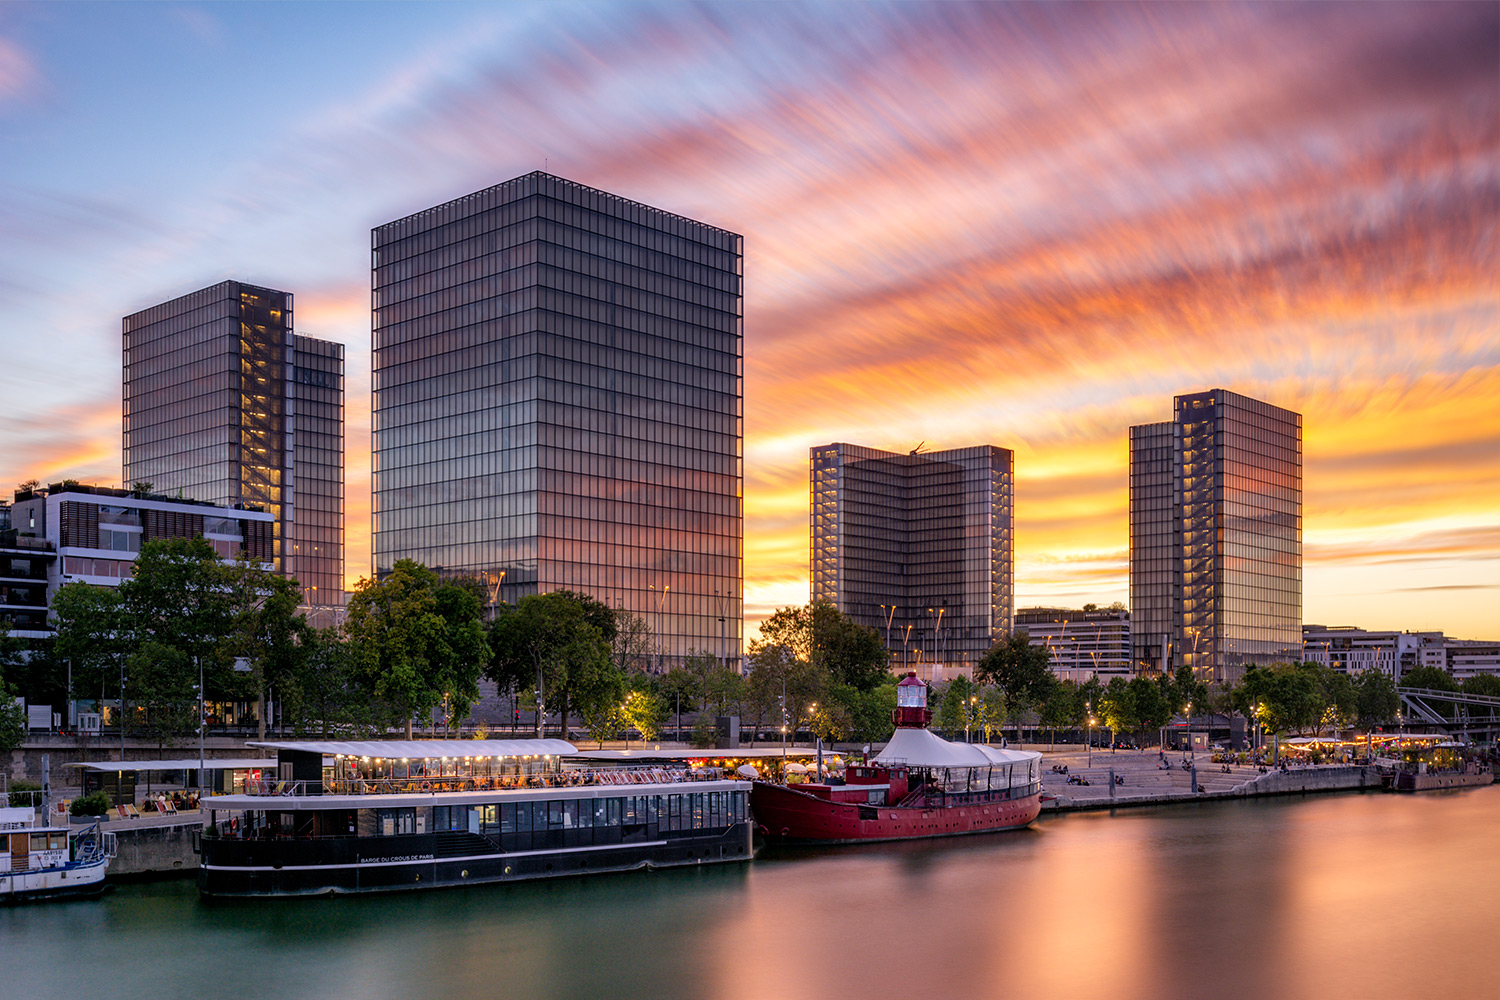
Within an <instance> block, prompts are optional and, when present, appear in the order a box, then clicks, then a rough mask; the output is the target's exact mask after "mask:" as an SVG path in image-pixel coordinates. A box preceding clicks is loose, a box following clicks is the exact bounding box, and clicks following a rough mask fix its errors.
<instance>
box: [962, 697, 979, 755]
mask: <svg viewBox="0 0 1500 1000" xmlns="http://www.w3.org/2000/svg"><path fill="white" fill-rule="evenodd" d="M978 701H979V699H978V698H977V697H975V696H974V695H972V694H971V695H969V701H968V704H966V705H964V742H965V743H973V742H974V740H973V739H972V738H971V737H970V736H969V727H970V725H971V724H972V722H973V720H974V705H975V703H977V702H978Z"/></svg>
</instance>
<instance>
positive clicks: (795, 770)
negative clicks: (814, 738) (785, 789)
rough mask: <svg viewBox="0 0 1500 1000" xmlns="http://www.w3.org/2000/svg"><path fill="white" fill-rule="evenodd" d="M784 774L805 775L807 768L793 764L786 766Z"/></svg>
mask: <svg viewBox="0 0 1500 1000" xmlns="http://www.w3.org/2000/svg"><path fill="white" fill-rule="evenodd" d="M786 772H787V774H806V773H807V768H806V767H805V766H804V765H802V764H798V763H796V762H793V763H791V764H788V765H787V766H786Z"/></svg>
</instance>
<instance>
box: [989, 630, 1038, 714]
mask: <svg viewBox="0 0 1500 1000" xmlns="http://www.w3.org/2000/svg"><path fill="white" fill-rule="evenodd" d="M974 676H975V678H976V679H978V680H980V681H982V682H984V683H987V684H993V685H995V687H997V688H999V689H1000V691H1001V692H1002V693H1003V694H1004V695H1005V700H1006V703H1007V704H1009V705H1011V706H1013V707H1018V706H1020V705H1032V704H1040V703H1041V702H1043V701H1045V700H1046V696H1047V692H1048V691H1049V690H1050V689H1051V686H1052V683H1053V679H1054V678H1053V674H1052V671H1051V669H1050V668H1049V667H1048V665H1047V651H1046V650H1045V649H1044V648H1042V647H1041V646H1033V645H1032V644H1031V642H1030V639H1029V637H1028V636H1027V634H1026V632H1025V630H1024V629H1023V630H1021V631H1018V632H1012V633H1010V634H1009V635H1007V636H1003V637H1002V638H1001V639H1000V641H999V642H997V643H995V645H993V646H991V647H990V650H989V652H987V653H985V654H984V659H982V660H980V661H979V665H978V666H977V667H976V668H975V670H974Z"/></svg>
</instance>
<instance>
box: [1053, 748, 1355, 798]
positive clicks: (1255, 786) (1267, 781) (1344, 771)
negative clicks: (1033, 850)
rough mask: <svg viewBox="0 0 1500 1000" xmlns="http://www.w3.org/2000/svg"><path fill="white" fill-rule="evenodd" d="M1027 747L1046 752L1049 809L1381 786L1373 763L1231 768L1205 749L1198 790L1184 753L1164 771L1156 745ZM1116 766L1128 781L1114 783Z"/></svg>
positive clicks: (1172, 758)
mask: <svg viewBox="0 0 1500 1000" xmlns="http://www.w3.org/2000/svg"><path fill="white" fill-rule="evenodd" d="M1027 749H1030V750H1041V751H1042V787H1043V795H1044V796H1055V797H1056V798H1044V800H1043V802H1042V811H1043V812H1044V813H1046V812H1071V811H1078V810H1084V809H1115V808H1122V807H1126V806H1143V805H1160V804H1165V803H1173V802H1197V801H1203V800H1205V799H1223V798H1249V797H1254V796H1262V795H1287V794H1294V793H1302V792H1332V791H1342V790H1346V789H1358V788H1379V787H1381V778H1380V775H1379V773H1378V772H1376V770H1375V768H1373V767H1363V766H1359V765H1348V764H1323V765H1318V766H1315V767H1292V768H1290V769H1288V770H1286V771H1281V770H1277V769H1275V768H1272V769H1270V770H1269V771H1268V772H1267V773H1265V774H1262V773H1261V772H1260V768H1258V767H1254V766H1241V765H1235V764H1230V765H1227V766H1228V771H1227V772H1226V771H1225V770H1224V769H1225V767H1226V765H1224V764H1214V763H1211V762H1210V760H1209V756H1210V755H1209V754H1204V753H1200V754H1198V755H1197V757H1196V762H1197V772H1196V778H1197V783H1198V790H1197V791H1194V789H1193V787H1192V785H1193V778H1194V772H1193V771H1191V770H1183V769H1182V766H1181V761H1182V759H1183V754H1182V753H1180V752H1173V751H1168V752H1167V761H1168V762H1169V763H1170V764H1171V765H1172V767H1171V769H1170V770H1162V769H1160V767H1159V764H1160V762H1161V758H1160V756H1158V754H1157V753H1156V751H1155V750H1154V749H1148V750H1146V751H1144V752H1141V751H1137V750H1120V751H1116V752H1111V751H1109V750H1095V751H1094V753H1093V761H1092V763H1090V762H1089V755H1088V753H1087V752H1086V751H1084V750H1079V749H1077V748H1076V747H1070V748H1068V749H1064V750H1056V751H1051V752H1049V751H1048V749H1047V746H1046V745H1045V744H1042V745H1039V746H1038V745H1033V746H1028V747H1027ZM1054 765H1058V766H1063V765H1065V766H1066V767H1067V768H1068V772H1069V773H1068V774H1066V775H1064V774H1057V773H1054V772H1053V771H1052V767H1053V766H1054ZM1111 769H1112V770H1113V775H1114V776H1115V777H1117V778H1119V779H1120V780H1121V782H1122V783H1119V784H1114V783H1112V782H1111V781H1110V778H1111ZM1070 777H1072V778H1083V779H1084V780H1087V781H1088V784H1087V785H1082V784H1075V783H1070V782H1069V781H1068V779H1069V778H1070Z"/></svg>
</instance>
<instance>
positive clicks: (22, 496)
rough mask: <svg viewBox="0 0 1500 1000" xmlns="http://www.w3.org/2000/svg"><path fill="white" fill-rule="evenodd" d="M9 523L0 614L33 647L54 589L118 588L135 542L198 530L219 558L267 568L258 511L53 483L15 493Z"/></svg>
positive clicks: (3, 538) (267, 536)
mask: <svg viewBox="0 0 1500 1000" xmlns="http://www.w3.org/2000/svg"><path fill="white" fill-rule="evenodd" d="M9 520H10V527H9V528H0V618H3V619H5V620H6V621H8V622H9V623H10V625H11V630H12V631H11V635H12V637H14V638H17V639H22V640H27V644H28V645H30V646H33V647H34V646H35V641H36V640H40V639H49V638H51V636H52V627H51V626H50V625H49V624H48V622H47V614H48V609H49V608H50V607H51V606H52V597H53V595H55V594H56V593H57V591H58V589H59V588H60V587H62V586H63V585H64V584H68V583H75V582H83V583H91V584H95V585H97V586H104V587H116V586H119V584H120V581H121V580H126V579H129V578H130V576H131V574H132V573H133V572H134V568H135V558H136V555H137V554H138V553H139V552H140V550H141V544H142V543H143V542H149V541H153V540H156V539H160V538H196V537H197V536H199V535H202V536H203V537H204V539H206V540H207V541H208V543H209V544H210V545H212V546H213V547H214V551H215V552H217V553H218V554H219V557H220V558H221V559H224V560H226V561H228V560H233V559H236V558H239V557H241V556H243V557H245V558H248V559H249V560H250V561H251V562H253V563H257V564H259V565H261V566H263V567H264V568H265V569H271V568H273V565H274V564H273V561H272V551H273V539H274V534H275V517H274V516H273V515H272V514H270V513H268V512H266V511H259V510H243V509H235V508H229V507H219V506H216V505H214V504H209V503H203V502H200V501H191V500H173V499H169V498H166V497H162V496H159V495H155V496H148V497H139V496H136V495H135V494H134V493H132V492H131V491H129V490H123V489H111V488H108V487H103V486H76V485H65V484H54V485H53V486H51V487H49V488H47V489H44V490H30V491H20V492H17V493H16V495H15V503H13V504H12V505H11V507H10V510H9Z"/></svg>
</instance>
